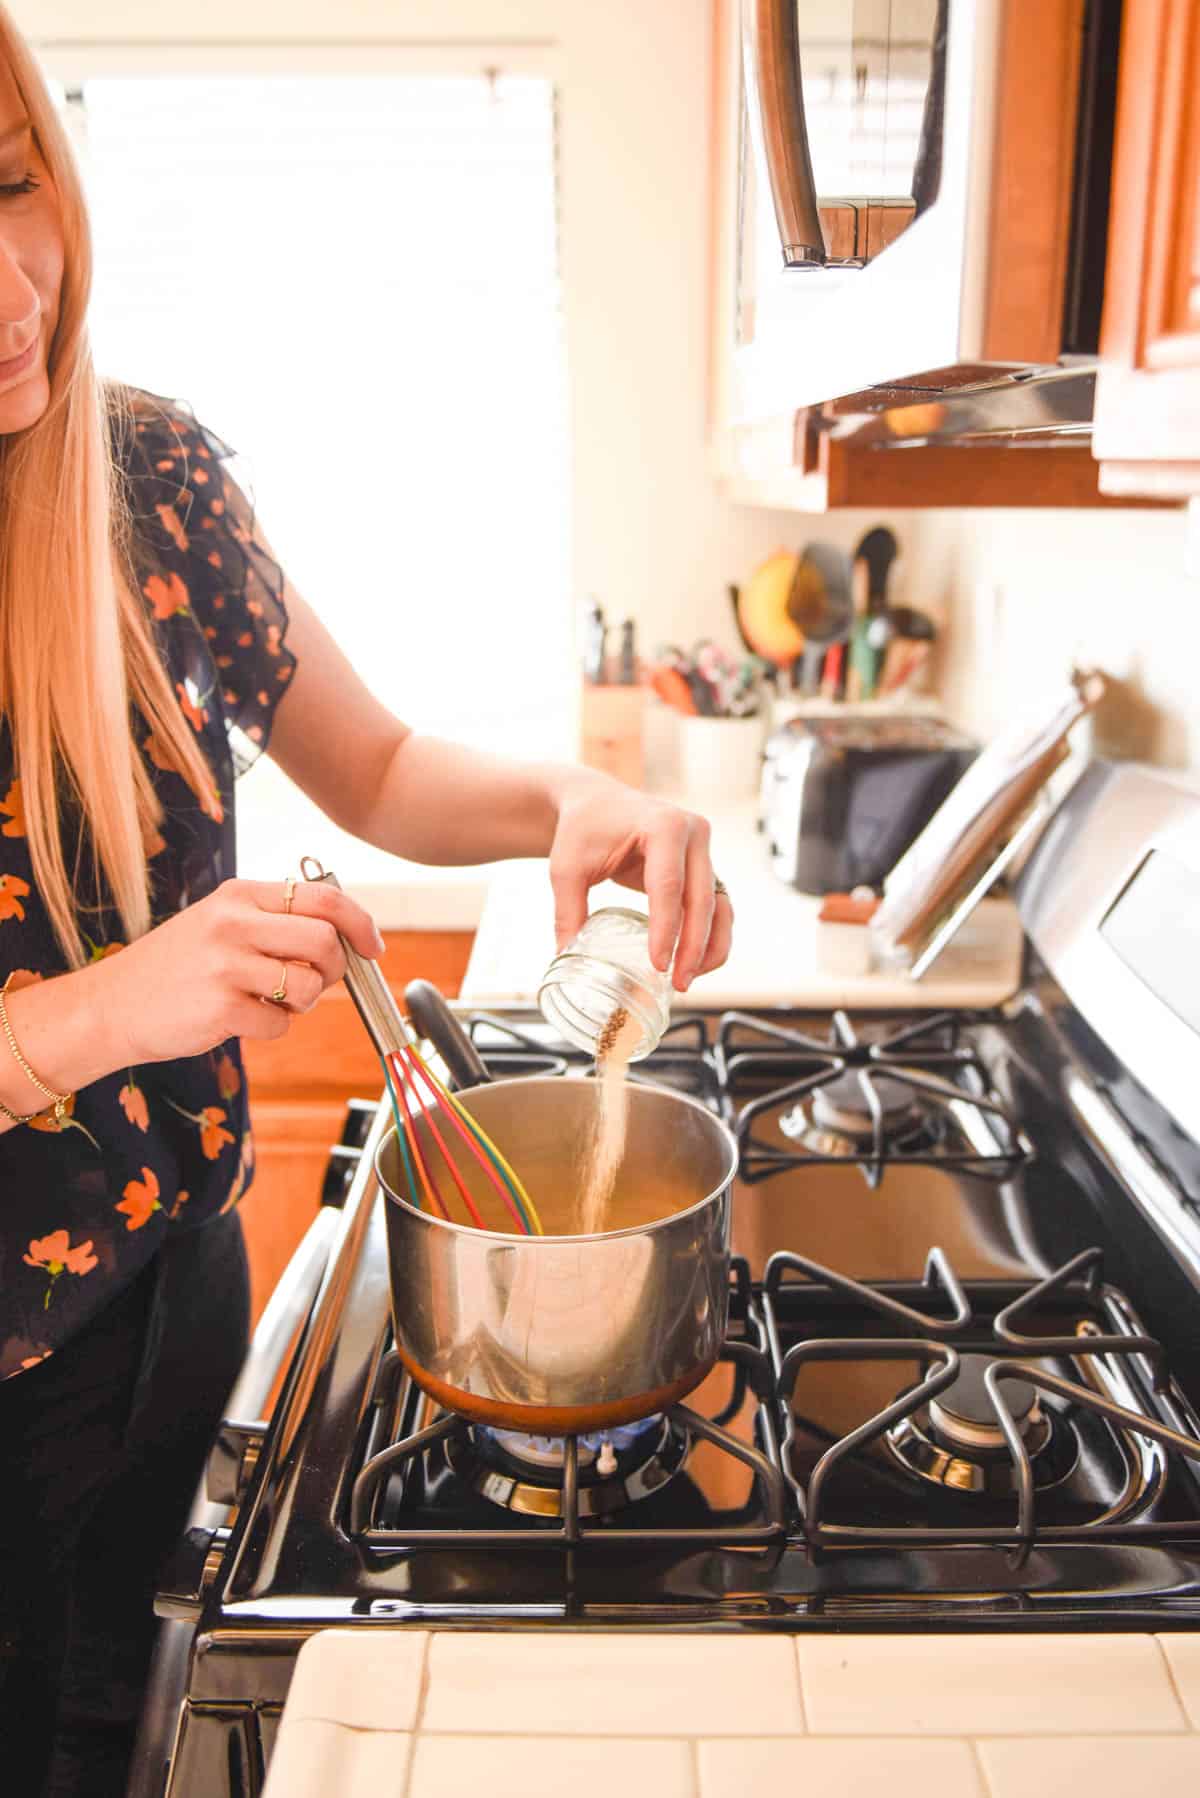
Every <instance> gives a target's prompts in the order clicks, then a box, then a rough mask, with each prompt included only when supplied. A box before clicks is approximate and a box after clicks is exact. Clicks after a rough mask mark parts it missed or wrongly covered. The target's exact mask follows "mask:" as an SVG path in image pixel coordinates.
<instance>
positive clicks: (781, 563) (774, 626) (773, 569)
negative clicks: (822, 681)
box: [738, 550, 804, 668]
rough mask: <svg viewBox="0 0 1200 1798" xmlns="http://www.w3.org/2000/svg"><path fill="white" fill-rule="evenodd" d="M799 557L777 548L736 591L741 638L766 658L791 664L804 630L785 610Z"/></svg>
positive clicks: (801, 645)
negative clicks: (737, 591)
mask: <svg viewBox="0 0 1200 1798" xmlns="http://www.w3.org/2000/svg"><path fill="white" fill-rule="evenodd" d="M798 559H799V558H798V557H797V556H795V555H793V554H792V553H791V552H790V551H788V550H779V551H777V552H776V554H775V555H773V556H770V557H769V558H768V559H767V561H765V562H764V563H763V564H762V566H761V567H759V568H756V569H755V571H754V573H753V574H752V575H751V576H750V579H749V580H748V581H746V582H745V583H744V584H743V586H742V587H741V589H740V591H739V593H738V620H739V626H740V629H741V633H742V639H743V641H744V642H745V643H747V644H748V645H749V647H750V648H751V649H752V650H753V651H754V653H755V655H760V656H762V658H763V660H764V661H766V662H772V663H774V665H775V666H776V667H777V668H790V667H791V666H792V663H793V662H794V661H795V660H796V657H797V656H799V655H801V654H802V653H803V651H804V633H803V631H802V630H801V629H800V628H799V626H798V625H797V624H796V623H795V621H794V620H793V619H792V618H791V617H790V615H789V613H788V596H789V594H790V593H791V590H792V581H793V580H794V578H795V574H796V564H797V561H798Z"/></svg>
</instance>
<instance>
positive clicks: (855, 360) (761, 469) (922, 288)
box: [709, 0, 1137, 512]
mask: <svg viewBox="0 0 1200 1798" xmlns="http://www.w3.org/2000/svg"><path fill="white" fill-rule="evenodd" d="M1131 4H1132V5H1133V6H1134V8H1135V10H1136V4H1137V0H1131ZM789 5H790V7H791V13H792V15H793V16H794V17H798V19H799V34H800V39H801V40H802V44H803V60H804V80H803V84H802V89H803V97H804V104H805V108H806V111H807V115H808V124H809V136H810V139H812V141H813V143H814V145H815V143H816V141H817V140H816V137H815V135H814V128H813V119H814V116H815V115H819V114H820V112H821V109H822V107H824V108H825V112H826V114H828V115H829V116H827V117H826V120H825V125H824V127H823V129H824V132H825V141H826V148H827V149H828V146H829V145H830V144H831V143H832V144H834V146H835V147H836V140H837V136H838V128H839V118H840V116H841V115H838V116H834V114H835V113H836V108H832V109H831V103H830V101H829V97H828V96H829V94H830V93H831V92H833V91H834V90H836V92H837V93H839V94H841V95H843V96H844V97H843V99H842V100H840V101H839V102H838V105H839V106H841V108H842V111H843V113H844V114H845V116H846V118H850V116H851V115H853V114H854V113H855V112H856V110H857V109H858V107H859V104H860V102H861V107H862V111H863V116H864V119H865V118H869V117H870V116H874V115H878V114H880V113H881V112H882V113H883V114H885V115H888V116H890V113H891V112H895V113H897V116H899V115H900V114H901V113H905V112H907V114H908V115H918V114H920V113H921V112H922V109H923V110H924V114H925V121H926V122H928V119H929V117H930V105H929V95H930V94H931V93H936V92H938V91H940V92H941V93H942V95H943V97H944V105H943V106H942V115H943V116H942V118H941V120H940V122H938V123H937V131H938V132H939V133H941V135H940V136H938V137H937V142H938V143H939V144H941V146H942V153H941V155H940V164H939V166H938V167H937V169H936V170H935V172H934V173H933V174H932V175H931V174H930V170H929V167H928V161H929V159H928V158H926V157H924V153H923V150H922V149H921V143H923V141H924V131H925V124H924V123H922V124H921V125H920V130H919V132H918V130H917V126H916V124H915V122H914V117H913V116H910V117H909V124H908V126H907V127H904V126H901V128H900V129H901V137H902V138H903V141H902V142H901V143H900V144H899V146H898V147H897V146H896V145H895V144H894V143H893V142H892V139H891V137H888V139H887V141H886V143H885V144H884V145H883V146H882V151H881V155H882V166H883V167H885V169H886V170H888V171H889V174H888V179H889V180H891V181H892V182H893V186H894V188H895V191H893V192H891V193H890V194H889V195H886V196H884V197H883V198H882V199H881V200H880V201H878V202H875V201H870V200H867V199H863V200H860V201H849V202H848V201H846V200H845V199H844V198H840V197H835V198H828V199H827V198H826V197H825V191H826V190H824V189H822V197H821V199H820V201H819V203H818V206H817V212H818V214H819V218H820V230H821V232H822V233H823V237H824V247H825V251H826V253H827V255H828V256H829V257H830V258H833V259H837V258H839V257H841V258H843V259H844V260H845V261H846V262H847V263H848V264H853V263H858V262H861V263H863V264H864V266H861V267H858V266H845V267H841V268H833V269H830V268H820V269H813V268H794V269H793V270H792V271H791V272H789V273H786V274H784V273H783V272H782V262H781V251H780V234H781V231H782V229H783V227H782V225H781V224H779V223H778V222H777V220H776V218H775V216H774V213H773V211H772V200H771V193H770V191H769V187H768V183H767V182H766V181H765V179H764V178H763V172H762V166H761V165H762V161H763V157H762V155H761V154H760V153H758V151H757V150H756V148H755V142H754V141H753V140H754V132H753V131H752V130H751V128H750V124H749V122H748V121H749V118H750V115H751V113H752V112H753V110H754V108H753V106H752V104H751V102H750V101H748V99H747V91H746V83H745V80H744V74H743V51H742V20H743V16H745V17H746V18H750V19H752V20H758V21H761V20H762V19H763V18H764V17H768V16H770V17H774V18H776V19H778V18H780V17H782V16H783V13H784V12H786V11H787V8H788V6H789ZM781 8H782V11H781ZM1084 14H1085V9H1084V4H1083V0H1041V3H1039V4H1038V5H1033V4H1030V5H1026V4H1024V0H1020V3H1018V0H980V3H979V4H978V5H976V6H975V7H966V6H953V5H952V6H951V7H950V8H949V11H948V13H945V12H944V11H943V10H942V9H940V8H939V7H938V6H937V5H936V4H935V3H934V0H914V3H913V4H912V5H906V6H903V7H897V6H895V5H893V6H892V7H891V8H888V7H887V6H882V7H876V6H874V5H873V4H867V5H856V6H855V7H854V8H835V9H832V10H831V9H829V8H828V7H823V6H822V4H821V0H713V21H714V38H713V90H712V102H711V105H712V158H711V168H710V181H711V206H712V210H711V239H712V265H711V266H712V277H711V278H712V288H711V304H710V320H711V351H710V383H709V386H710V405H709V437H710V445H711V455H712V466H713V469H714V473H715V475H716V477H717V479H718V480H719V482H720V484H721V487H722V490H723V491H724V492H725V493H726V495H727V496H728V497H729V498H730V499H732V500H733V501H734V502H735V503H739V504H743V505H764V506H774V507H786V508H791V509H794V510H797V511H807V512H822V511H828V510H832V509H834V508H840V507H866V508H870V509H874V510H879V509H890V508H893V507H908V506H1095V505H1111V504H1114V503H1127V502H1125V501H1124V500H1123V498H1122V496H1120V495H1118V494H1117V493H1116V492H1115V490H1114V492H1113V494H1112V495H1111V496H1110V495H1107V494H1104V493H1102V492H1101V489H1100V482H1099V479H1098V471H1097V467H1096V462H1095V459H1094V457H1093V456H1092V454H1091V450H1090V447H1089V444H1088V440H1087V436H1086V426H1085V428H1084V434H1083V435H1082V436H1075V437H1071V436H1068V435H1066V434H1065V433H1064V432H1063V431H1062V430H1061V418H1060V417H1059V416H1058V415H1057V414H1056V410H1055V403H1054V401H1051V402H1050V403H1049V405H1048V408H1047V412H1046V425H1047V428H1044V429H1041V430H1035V429H1033V428H1031V426H1030V424H1029V423H1028V421H1027V420H1025V419H1023V418H1022V419H1021V420H1020V421H1019V423H1018V424H1017V425H1016V426H1015V427H1014V428H1012V429H1008V428H1007V426H1003V427H1002V430H1001V431H997V429H996V425H995V418H994V416H990V417H989V419H988V421H987V433H986V434H987V435H988V437H989V440H988V441H982V440H981V439H982V438H983V437H984V435H985V432H984V431H983V430H982V429H980V428H977V423H976V418H975V413H974V411H973V408H975V409H978V408H979V407H980V406H982V407H983V408H985V409H986V408H987V407H988V406H989V405H990V401H991V398H992V396H994V395H996V394H997V393H1002V394H1004V396H1005V400H1006V402H1007V398H1008V397H1009V396H1011V395H1012V394H1014V393H1016V392H1017V390H1018V389H1019V390H1020V393H1021V394H1023V393H1024V392H1025V389H1024V386H1023V379H1024V375H1025V374H1027V373H1028V372H1030V371H1031V370H1037V371H1039V372H1042V373H1045V372H1053V371H1054V370H1055V368H1056V365H1057V363H1058V359H1059V357H1060V355H1061V354H1062V353H1063V352H1064V350H1073V348H1074V343H1073V339H1072V335H1071V333H1072V331H1082V330H1083V329H1084V328H1083V327H1082V326H1081V325H1079V324H1078V323H1076V324H1075V325H1072V326H1071V328H1070V329H1068V314H1069V313H1071V307H1069V306H1068V288H1069V287H1070V288H1071V291H1072V292H1074V285H1077V283H1075V284H1074V285H1072V281H1071V276H1070V271H1071V269H1073V268H1078V267H1088V266H1090V262H1091V261H1092V260H1093V259H1094V261H1095V262H1096V264H1097V265H1099V264H1100V263H1101V262H1102V260H1103V238H1102V228H1099V227H1096V226H1094V225H1093V226H1092V227H1091V232H1090V235H1087V234H1086V233H1085V234H1084V235H1085V237H1086V245H1087V249H1088V252H1089V253H1088V254H1087V255H1085V254H1084V251H1083V248H1082V247H1081V245H1082V241H1083V240H1082V239H1079V240H1078V241H1077V240H1075V239H1073V238H1072V233H1073V231H1075V229H1076V226H1075V221H1074V219H1073V203H1072V195H1073V193H1074V191H1075V189H1074V183H1075V174H1076V148H1077V145H1076V112H1077V101H1078V98H1079V96H1080V94H1081V93H1083V92H1085V91H1087V92H1088V93H1091V92H1093V91H1094V89H1093V88H1092V87H1087V88H1086V90H1085V80H1086V81H1091V80H1093V76H1092V75H1091V74H1088V75H1086V77H1085V70H1086V71H1091V70H1093V67H1094V64H1093V61H1092V60H1091V59H1089V58H1088V57H1086V56H1085V55H1084V54H1083V50H1082V48H1081V46H1082V44H1083V38H1084ZM947 17H948V18H949V20H950V35H949V37H948V38H942V39H940V40H939V36H938V34H939V30H940V26H939V21H940V20H942V19H944V18H947ZM847 20H852V33H853V36H852V38H851V41H850V43H849V48H848V49H846V47H845V45H844V43H843V39H844V38H845V37H846V25H847ZM873 21H874V22H873ZM881 33H882V40H881V37H880V34H881ZM889 33H890V34H892V36H893V37H895V36H896V34H898V41H895V42H892V44H891V52H889V54H888V56H887V58H886V59H885V60H886V61H887V64H888V68H889V74H888V77H887V80H888V83H892V82H893V81H894V78H895V69H894V68H893V67H892V65H893V64H894V63H896V61H897V58H899V59H900V60H901V62H903V58H904V57H905V56H908V57H909V58H910V60H911V62H912V67H911V69H910V70H909V71H908V74H907V76H904V71H903V69H901V75H902V77H903V79H902V81H901V85H900V90H899V91H900V97H901V98H902V99H903V100H904V105H903V106H897V107H891V102H890V99H889V95H890V94H891V86H890V85H889V86H888V89H887V93H886V94H885V95H884V99H885V100H887V101H888V104H887V105H882V106H881V104H879V103H878V95H876V96H875V103H873V102H872V96H873V94H874V92H875V89H876V88H877V87H878V81H877V72H876V71H875V70H874V67H873V63H872V57H873V56H874V55H875V53H876V51H877V49H878V43H879V41H884V42H887V41H889ZM826 40H828V42H829V43H831V44H832V45H833V48H828V47H826ZM1106 41H1109V42H1111V40H1106ZM939 43H940V48H939ZM843 50H845V54H844V55H843ZM797 54H799V52H798V51H797ZM839 58H841V60H840V61H839V60H838V59H839ZM939 59H940V60H939ZM843 62H845V64H846V66H845V68H843V67H842V63H843ZM835 65H836V66H835ZM768 82H769V84H772V83H773V86H774V88H775V89H776V90H777V91H778V90H780V89H781V88H782V87H786V86H787V81H786V80H785V79H784V78H783V77H782V76H780V73H779V67H778V59H777V60H776V61H775V62H773V63H772V65H771V68H770V71H769V77H768ZM939 82H940V88H939V87H938V85H937V84H938V83H939ZM759 85H760V86H762V85H763V83H762V82H760V84H759ZM922 95H924V99H923V100H920V96H922ZM919 102H920V103H919ZM936 111H937V108H936V106H935V107H934V108H933V112H934V113H936ZM786 112H787V109H786V107H785V108H784V114H785V117H784V123H783V125H780V124H779V122H778V120H777V121H776V129H775V131H774V137H775V138H776V139H777V140H778V139H782V140H783V141H784V142H785V143H786V142H787V141H788V140H789V138H790V137H791V136H794V132H790V131H789V129H787V118H786ZM1109 116H1110V117H1111V103H1110V112H1109ZM989 121H990V122H989ZM821 128H822V127H820V125H819V120H818V129H821ZM847 129H848V131H849V127H848V128H847ZM854 129H855V130H857V129H858V127H857V125H856V126H855V127H854ZM889 129H890V127H889ZM905 131H907V137H906V138H905V137H904V132H905ZM918 140H920V141H918ZM914 144H917V152H916V155H917V161H916V165H914V162H913V146H914ZM1104 154H1105V155H1106V152H1104ZM906 158H907V163H906ZM934 160H935V161H936V160H937V159H936V158H935V159H934ZM817 161H818V158H817V156H816V151H815V149H814V164H816V162H817ZM852 163H853V158H852V157H851V158H848V159H846V170H838V169H837V157H836V154H835V155H834V156H833V158H832V161H831V162H829V163H827V164H826V166H832V167H833V168H834V169H835V170H836V171H837V172H846V171H847V170H848V178H850V179H853V178H854V175H855V173H856V172H857V173H860V174H861V169H858V170H857V171H856V169H855V168H854V167H851V166H850V165H851V164H852ZM906 168H907V175H906V173H905V171H906ZM816 173H817V178H818V180H819V179H820V178H821V169H820V168H819V167H818V168H817V170H816ZM835 178H836V174H835ZM864 178H865V177H864ZM906 180H907V181H908V190H907V191H908V192H909V193H910V195H912V196H919V199H920V204H919V205H918V204H917V202H916V200H915V199H913V198H911V197H910V198H905V192H904V191H903V190H904V189H905V181H906ZM1080 229H1081V230H1082V227H1080ZM810 235H811V232H810ZM1071 242H1074V244H1075V248H1074V251H1073V257H1074V260H1073V259H1072V256H1069V255H1068V246H1069V243H1071ZM1073 304H1074V302H1072V305H1073ZM1071 316H1072V317H1073V316H1074V314H1073V313H1071ZM1087 329H1088V330H1089V331H1090V337H1089V342H1090V344H1091V347H1092V348H1093V349H1094V346H1095V335H1094V333H1095V319H1094V316H1092V318H1091V322H1090V326H1088V327H1087ZM1058 391H1059V394H1060V395H1061V393H1062V392H1063V390H1062V389H1059V390H1058ZM1088 403H1090V393H1089V394H1088ZM1086 416H1087V413H1086V406H1085V409H1084V412H1083V417H1084V419H1085V420H1086ZM964 438H967V439H970V440H971V441H970V442H969V444H968V443H967V442H964V441H962V439H964ZM952 439H953V440H952ZM1018 446H1019V447H1018Z"/></svg>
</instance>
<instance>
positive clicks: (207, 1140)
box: [200, 1105, 237, 1161]
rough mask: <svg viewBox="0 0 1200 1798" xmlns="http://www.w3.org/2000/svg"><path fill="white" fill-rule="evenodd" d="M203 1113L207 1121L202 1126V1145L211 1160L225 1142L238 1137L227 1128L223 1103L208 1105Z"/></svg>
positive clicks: (215, 1157)
mask: <svg viewBox="0 0 1200 1798" xmlns="http://www.w3.org/2000/svg"><path fill="white" fill-rule="evenodd" d="M201 1115H202V1117H203V1118H204V1120H205V1121H204V1123H202V1124H201V1126H200V1147H201V1148H202V1149H203V1150H204V1153H205V1156H206V1158H207V1159H208V1160H209V1161H215V1160H216V1159H217V1156H218V1155H219V1154H220V1153H221V1150H222V1149H223V1148H224V1146H225V1144H226V1143H227V1142H235V1141H236V1140H237V1139H236V1138H235V1136H234V1134H233V1132H232V1130H226V1128H225V1107H224V1106H223V1105H206V1106H205V1107H204V1110H203V1112H202V1114H201Z"/></svg>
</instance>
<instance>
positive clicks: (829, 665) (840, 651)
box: [821, 642, 846, 699]
mask: <svg viewBox="0 0 1200 1798" xmlns="http://www.w3.org/2000/svg"><path fill="white" fill-rule="evenodd" d="M845 664H846V645H845V643H844V642H843V643H831V644H830V646H829V648H828V649H827V650H826V651H825V666H824V668H823V669H822V672H821V696H822V698H824V699H837V698H838V696H839V694H840V693H841V690H842V678H843V670H844V668H845Z"/></svg>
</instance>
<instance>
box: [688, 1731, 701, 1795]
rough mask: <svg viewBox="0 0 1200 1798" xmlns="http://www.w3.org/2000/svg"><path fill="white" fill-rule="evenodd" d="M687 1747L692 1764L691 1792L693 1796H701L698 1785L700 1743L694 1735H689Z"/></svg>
mask: <svg viewBox="0 0 1200 1798" xmlns="http://www.w3.org/2000/svg"><path fill="white" fill-rule="evenodd" d="M688 1748H689V1750H690V1757H689V1758H690V1760H691V1764H692V1794H693V1798H702V1794H701V1787H700V1743H699V1742H698V1741H697V1739H696V1737H695V1736H689V1738H688Z"/></svg>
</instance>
